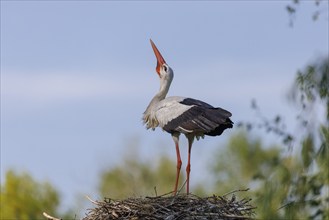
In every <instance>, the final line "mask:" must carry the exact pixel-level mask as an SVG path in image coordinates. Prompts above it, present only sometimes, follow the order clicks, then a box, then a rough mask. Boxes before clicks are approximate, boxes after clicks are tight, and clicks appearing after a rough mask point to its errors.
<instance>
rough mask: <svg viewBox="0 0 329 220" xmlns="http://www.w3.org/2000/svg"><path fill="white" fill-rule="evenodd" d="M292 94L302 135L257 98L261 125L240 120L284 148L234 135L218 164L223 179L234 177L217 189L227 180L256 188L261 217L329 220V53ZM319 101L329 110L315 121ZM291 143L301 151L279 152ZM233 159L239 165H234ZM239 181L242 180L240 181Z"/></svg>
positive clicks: (302, 73)
mask: <svg viewBox="0 0 329 220" xmlns="http://www.w3.org/2000/svg"><path fill="white" fill-rule="evenodd" d="M291 98H292V99H291V100H292V101H293V102H294V103H297V104H298V106H299V107H301V108H300V109H299V110H298V111H299V112H301V113H300V114H299V115H298V117H297V120H298V121H297V122H299V123H301V126H300V130H299V133H298V134H296V135H291V134H287V132H286V131H285V130H284V129H283V128H284V127H285V126H282V122H281V118H282V117H280V116H277V117H276V118H275V119H274V120H268V119H266V118H265V117H264V116H262V115H261V114H260V110H259V108H258V107H257V105H256V104H255V102H253V105H252V106H253V109H254V110H256V111H257V113H258V114H257V115H260V116H261V117H260V119H261V123H259V124H256V123H255V122H252V123H241V124H242V125H245V127H246V128H247V129H248V130H250V129H251V128H254V127H259V128H262V129H265V131H267V132H272V133H274V134H275V135H277V136H278V137H279V138H280V139H281V140H282V144H283V146H282V147H281V148H278V147H275V146H269V147H264V146H263V145H262V144H261V143H260V141H250V140H248V138H247V136H246V134H244V135H241V134H240V135H238V136H236V137H234V138H233V141H231V142H230V144H229V146H228V149H227V152H225V153H224V155H225V156H223V157H222V158H221V160H219V162H218V164H217V165H216V166H215V169H214V171H215V173H216V174H217V173H224V174H222V175H219V177H218V178H221V177H222V176H224V177H229V178H226V179H225V178H224V179H222V180H221V181H218V186H217V188H218V190H221V189H223V188H222V187H223V186H225V183H226V185H228V186H229V187H230V184H227V183H234V186H239V187H250V188H252V191H251V193H252V195H251V197H255V198H257V199H256V201H255V203H256V206H257V207H258V209H257V213H258V217H260V218H261V219H263V218H264V219H319V218H320V219H329V205H328V204H329V169H328V167H329V59H328V57H325V58H324V59H319V60H318V61H317V62H315V63H313V64H311V65H308V66H307V67H306V68H305V69H304V70H302V71H298V73H297V77H296V80H295V84H294V87H293V90H292V94H291ZM319 105H322V106H323V107H324V108H325V110H326V115H325V118H324V120H323V119H322V120H314V118H315V117H314V115H317V116H318V114H319V112H318V108H316V107H315V106H319ZM278 119H279V120H278ZM287 137H290V138H289V141H287ZM292 145H293V146H294V148H295V149H296V150H295V152H296V154H292V153H290V155H287V152H286V151H284V150H280V149H285V148H286V147H287V146H288V147H291V146H292ZM232 161H234V162H235V164H234V166H231V167H230V164H232ZM264 167H266V169H264ZM252 177H253V178H252ZM255 177H257V178H255ZM248 179H250V181H248ZM255 180H257V181H255ZM239 181H241V182H242V184H238V182H239ZM224 189H225V190H227V188H225V187H224ZM230 190H232V189H230Z"/></svg>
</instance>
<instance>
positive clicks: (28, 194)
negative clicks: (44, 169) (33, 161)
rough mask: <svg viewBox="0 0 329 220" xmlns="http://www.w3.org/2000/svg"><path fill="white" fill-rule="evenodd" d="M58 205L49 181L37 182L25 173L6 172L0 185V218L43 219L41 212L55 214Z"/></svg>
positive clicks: (56, 195) (56, 194)
mask: <svg viewBox="0 0 329 220" xmlns="http://www.w3.org/2000/svg"><path fill="white" fill-rule="evenodd" d="M58 205H59V196H58V193H57V192H56V191H55V189H54V188H53V187H52V186H51V185H50V184H49V183H47V182H45V183H38V182H36V181H35V180H33V178H32V177H31V176H30V175H28V174H27V173H22V174H17V173H15V172H13V171H8V172H7V173H6V180H5V183H4V184H3V186H1V216H0V217H1V219H22V220H23V219H44V217H43V215H42V213H43V212H49V213H52V214H53V213H54V214H56V209H57V207H58Z"/></svg>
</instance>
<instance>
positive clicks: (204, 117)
mask: <svg viewBox="0 0 329 220" xmlns="http://www.w3.org/2000/svg"><path fill="white" fill-rule="evenodd" d="M170 98H171V97H170ZM170 98H168V99H170ZM165 100H166V99H165ZM165 100H163V101H165ZM170 103H171V105H170V108H164V109H163V110H161V109H159V110H160V111H161V112H159V113H160V114H161V113H162V114H161V115H162V117H166V118H167V119H168V120H166V121H165V124H163V126H162V128H163V129H164V130H165V131H167V132H170V133H173V132H181V133H184V134H191V133H193V134H196V135H203V134H206V135H211V136H216V135H220V134H221V133H222V132H223V131H224V130H225V129H226V128H232V127H233V122H232V121H231V120H230V118H229V117H230V116H231V115H232V114H231V113H230V112H228V111H226V110H224V109H222V108H214V107H213V106H211V105H209V104H207V103H205V102H202V101H200V100H196V99H191V98H181V99H178V98H176V99H174V100H170ZM177 109H178V111H177ZM164 112H165V114H166V115H167V116H164V114H163V113H164ZM160 114H157V115H160ZM169 115H170V116H169ZM168 116H169V117H168Z"/></svg>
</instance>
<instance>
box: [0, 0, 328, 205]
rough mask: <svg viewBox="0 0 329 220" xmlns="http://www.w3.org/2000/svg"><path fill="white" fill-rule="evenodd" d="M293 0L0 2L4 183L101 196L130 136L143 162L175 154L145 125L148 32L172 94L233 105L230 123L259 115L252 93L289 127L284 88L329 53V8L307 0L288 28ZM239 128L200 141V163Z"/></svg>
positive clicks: (149, 81)
mask: <svg viewBox="0 0 329 220" xmlns="http://www.w3.org/2000/svg"><path fill="white" fill-rule="evenodd" d="M289 3H290V1H264V2H261V1H207V2H201V1H193V2H186V1H178V2H174V1H168V2H164V1H157V2H149V1H138V2H134V1H123V2H119V1H68V2H65V1H47V2H41V1H1V182H3V177H4V173H5V171H6V170H8V169H11V168H13V169H16V170H25V171H28V172H30V173H31V174H32V175H33V176H34V177H36V178H37V179H38V180H49V181H51V182H52V183H54V185H55V187H57V188H58V189H59V190H60V192H61V193H62V195H63V198H64V201H65V202H66V203H71V202H72V201H73V198H74V196H75V195H76V194H77V193H81V194H86V195H91V196H92V195H95V191H96V187H97V177H98V175H99V173H100V171H101V170H104V169H107V168H110V167H112V166H114V165H116V164H119V163H120V162H121V161H122V158H123V156H124V154H126V153H127V152H126V151H127V150H128V148H127V145H129V144H130V143H135V142H136V143H137V144H136V145H138V146H139V148H138V150H137V151H138V154H139V155H140V157H141V158H146V159H151V158H155V159H156V158H159V157H160V156H161V154H168V155H170V156H173V159H174V158H175V157H174V154H175V152H174V146H173V144H172V140H171V137H170V135H168V134H166V133H163V132H162V131H161V130H160V129H158V130H157V131H155V132H151V131H147V130H146V129H145V128H143V126H142V123H141V117H142V113H143V111H144V110H145V108H146V106H147V105H148V103H149V101H150V99H151V98H152V96H153V95H154V94H155V93H156V92H157V90H158V87H159V82H158V77H157V74H156V73H155V65H156V59H155V56H154V54H153V51H152V48H151V46H150V43H149V39H150V38H152V40H153V41H154V42H155V43H156V45H157V46H158V48H159V50H160V51H161V53H162V55H163V56H164V58H165V60H166V61H167V63H168V64H169V65H170V66H171V67H172V68H173V69H174V72H175V77H174V81H173V84H172V87H171V90H170V91H169V94H170V95H180V96H187V97H193V98H197V99H201V100H204V101H206V102H209V103H211V104H212V105H215V106H220V107H223V108H225V109H228V110H230V111H231V112H232V113H233V120H234V121H240V120H248V119H254V113H253V112H252V111H251V110H250V100H251V99H252V98H255V99H256V100H257V101H258V103H259V105H260V106H261V107H262V109H263V111H264V113H265V114H266V115H268V116H269V117H272V116H274V115H275V114H276V113H282V114H283V115H284V116H285V120H287V122H288V123H289V122H291V123H292V122H293V121H294V120H293V116H294V114H293V112H294V109H293V108H292V107H291V106H289V105H288V104H287V101H286V98H285V96H286V93H287V90H288V89H289V86H290V85H291V83H292V81H293V79H294V76H295V73H296V71H297V69H298V68H302V67H303V66H305V65H306V64H307V63H309V62H311V61H313V60H316V59H317V58H318V57H319V56H323V55H327V54H328V13H326V12H324V14H322V15H321V16H320V18H319V20H318V21H317V22H313V21H312V19H311V16H312V13H313V12H314V11H315V10H316V9H317V8H316V7H315V6H314V3H313V1H307V2H301V4H300V6H299V8H298V11H297V15H296V19H295V23H294V27H293V28H291V27H289V17H288V14H287V12H286V10H285V6H286V5H287V4H289ZM321 7H324V8H325V9H328V4H327V3H325V2H324V3H322V6H321ZM324 11H326V10H324ZM290 128H291V129H294V127H293V126H291V127H290ZM233 133H234V130H232V131H229V132H226V133H225V135H223V137H219V138H207V139H205V140H202V142H196V143H195V147H194V148H193V152H192V154H194V155H198V157H196V156H195V157H193V155H192V157H193V158H192V164H193V169H195V170H200V169H201V167H205V165H204V164H205V162H206V161H208V159H209V158H211V153H210V152H213V151H214V150H216V149H218V145H220V144H224V143H225V141H226V140H227V138H228V137H230V136H231V135H232V134H233ZM182 139H183V138H182ZM167 145H168V146H167ZM185 145H186V141H185V140H182V144H181V148H182V150H181V151H182V153H183V157H184V155H185V156H186V152H185V150H186V146H185ZM198 146H202V147H198ZM205 149H209V150H205ZM184 158H186V157H184ZM184 161H186V159H184ZM191 178H192V184H193V179H195V180H197V179H198V178H199V177H198V173H197V172H193V170H192V173H191ZM195 182H196V181H195Z"/></svg>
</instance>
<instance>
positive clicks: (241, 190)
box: [222, 188, 249, 197]
mask: <svg viewBox="0 0 329 220" xmlns="http://www.w3.org/2000/svg"><path fill="white" fill-rule="evenodd" d="M248 190H249V188H247V189H236V190H233V191H231V192H228V193H226V194H224V195H222V197H224V196H227V195H230V194H232V193H236V192H246V191H248Z"/></svg>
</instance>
